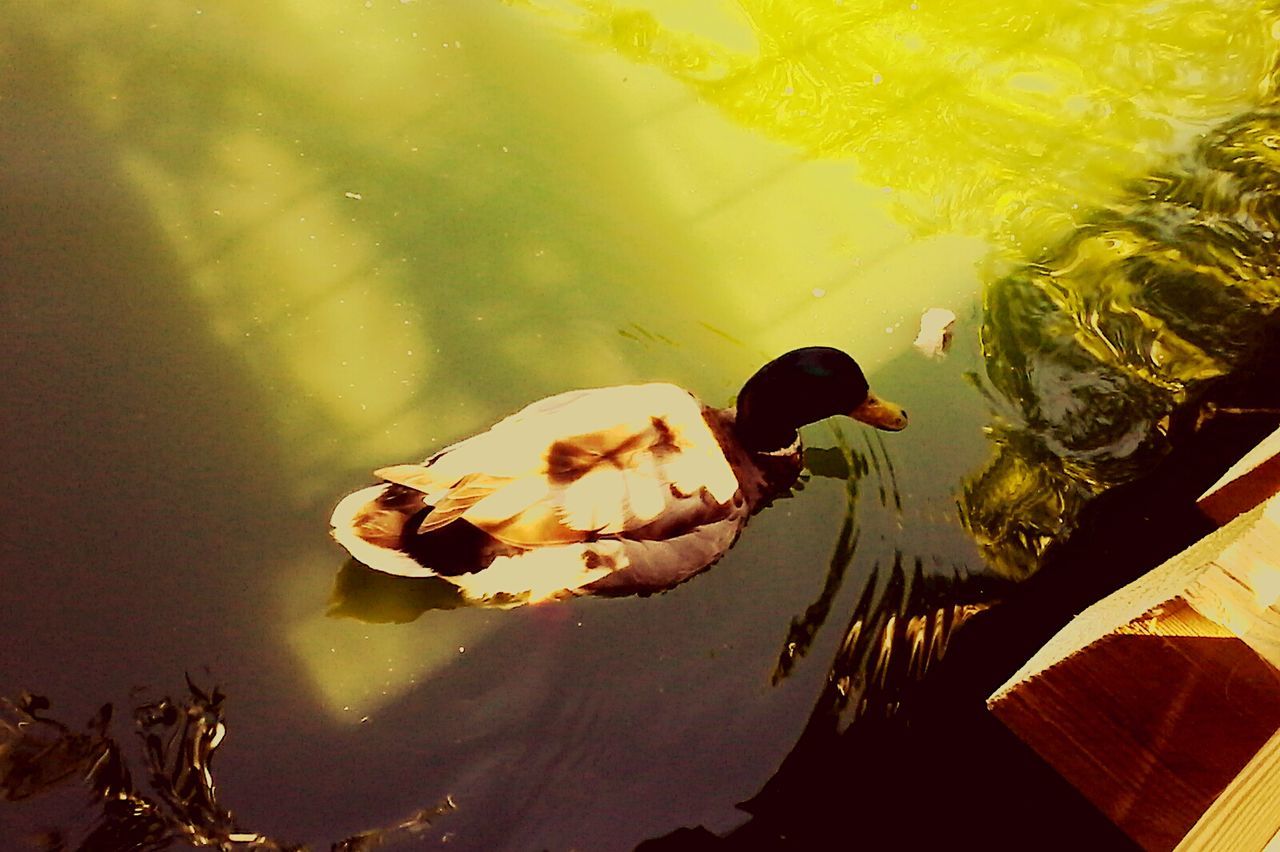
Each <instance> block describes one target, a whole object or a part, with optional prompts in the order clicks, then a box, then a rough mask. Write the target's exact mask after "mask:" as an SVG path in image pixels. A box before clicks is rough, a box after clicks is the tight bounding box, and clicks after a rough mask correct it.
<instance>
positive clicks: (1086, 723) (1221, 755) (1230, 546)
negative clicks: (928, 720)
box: [988, 497, 1280, 852]
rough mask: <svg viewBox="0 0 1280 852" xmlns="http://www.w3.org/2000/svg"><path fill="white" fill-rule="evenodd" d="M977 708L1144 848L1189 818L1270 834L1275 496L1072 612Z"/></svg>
mask: <svg viewBox="0 0 1280 852" xmlns="http://www.w3.org/2000/svg"><path fill="white" fill-rule="evenodd" d="M988 706H989V707H990V708H991V710H992V712H993V713H995V715H996V716H997V717H999V718H1000V719H1001V720H1002V721H1003V722H1004V723H1005V724H1006V725H1007V726H1008V727H1009V728H1011V729H1012V730H1013V731H1014V732H1015V733H1017V734H1018V736H1019V737H1021V738H1022V739H1023V740H1025V741H1026V742H1027V743H1028V744H1029V745H1031V746H1032V748H1034V749H1035V750H1036V751H1037V752H1039V753H1040V754H1041V756H1042V757H1044V758H1045V759H1046V760H1047V761H1048V762H1049V763H1050V764H1051V765H1053V766H1054V767H1055V768H1056V769H1058V771H1059V772H1061V773H1062V775H1063V776H1064V777H1066V778H1067V779H1068V780H1069V781H1071V782H1072V783H1073V784H1074V785H1075V786H1076V787H1077V788H1079V789H1080V790H1081V792H1082V793H1084V794H1085V795H1086V796H1087V797H1088V798H1089V799H1090V800H1091V801H1093V802H1094V803H1095V804H1096V805H1097V806H1098V807H1099V809H1101V810H1102V811H1103V812H1104V813H1106V814H1107V815H1108V816H1110V817H1111V818H1112V819H1113V820H1114V821H1115V822H1116V824H1117V825H1119V826H1120V827H1121V828H1123V829H1124V830H1125V831H1126V832H1127V833H1128V834H1129V835H1130V836H1131V837H1133V838H1134V839H1135V840H1136V841H1137V842H1138V843H1139V844H1140V845H1142V846H1144V847H1145V848H1147V849H1153V850H1154V849H1159V850H1168V849H1173V848H1175V847H1176V846H1178V844H1179V843H1180V842H1182V841H1183V839H1184V836H1187V835H1188V833H1189V832H1193V831H1197V830H1198V832H1199V833H1198V834H1195V835H1194V836H1192V837H1190V838H1189V840H1188V841H1187V842H1189V843H1193V844H1206V843H1213V844H1218V845H1214V846H1212V847H1205V848H1224V849H1225V848H1241V849H1248V850H1250V852H1254V850H1259V849H1262V848H1263V847H1264V846H1265V845H1266V844H1267V843H1268V841H1269V839H1270V838H1271V837H1272V836H1273V835H1275V834H1276V833H1277V832H1280V813H1272V810H1273V809H1272V808H1271V807H1270V805H1271V803H1272V801H1274V802H1275V803H1276V807H1280V780H1278V779H1277V778H1276V777H1275V776H1274V775H1273V772H1275V771H1277V770H1276V769H1275V766H1273V764H1277V763H1280V755H1277V754H1273V752H1274V751H1275V750H1276V748H1277V745H1276V738H1277V736H1278V733H1277V732H1280V497H1272V498H1271V499H1270V500H1268V501H1267V502H1266V503H1265V504H1264V505H1262V506H1258V507H1257V508H1254V509H1253V510H1251V511H1248V512H1245V513H1243V514H1240V515H1238V516H1237V517H1236V518H1235V519H1233V520H1232V521H1230V522H1229V523H1228V524H1227V525H1226V526H1224V527H1223V528H1222V529H1220V530H1218V531H1217V532H1215V533H1214V534H1212V535H1210V536H1208V537H1206V538H1205V539H1204V540H1203V541H1201V542H1199V543H1198V544H1197V545H1195V546H1194V547H1192V548H1189V549H1188V550H1187V551H1186V552H1184V553H1183V554H1180V555H1179V556H1178V557H1175V558H1174V559H1172V560H1170V561H1169V562H1167V563H1166V564H1165V565H1162V566H1160V567H1159V568H1157V569H1156V570H1154V571H1152V572H1150V573H1149V574H1147V575H1146V576H1144V577H1143V578H1141V579H1140V580H1138V581H1137V582H1135V583H1133V584H1131V585H1129V586H1127V587H1125V588H1124V589H1121V590H1120V591H1118V592H1116V593H1115V594H1114V595H1112V596H1110V597H1108V598H1107V599H1105V600H1103V601H1101V602H1099V603H1098V604H1095V605H1094V606H1093V607H1090V608H1089V609H1087V610H1086V611H1085V612H1083V613H1081V614H1080V615H1079V616H1077V617H1076V619H1074V620H1073V621H1072V622H1071V624H1069V625H1068V626H1067V627H1066V628H1064V629H1063V630H1062V631H1061V632H1060V633H1059V634H1058V635H1057V636H1055V637H1054V638H1053V639H1052V640H1051V641H1050V642H1049V643H1048V644H1047V645H1046V646H1045V647H1044V648H1043V649H1041V651H1040V652H1039V653H1037V654H1036V655H1035V657H1033V658H1032V660H1031V661H1029V662H1028V664H1027V665H1026V666H1024V667H1023V669H1022V670H1020V671H1019V672H1018V673H1017V674H1015V675H1014V677H1013V678H1012V679H1010V681H1009V682H1008V683H1006V684H1005V685H1004V686H1002V687H1001V688H1000V689H999V690H997V691H996V693H994V694H993V695H992V697H991V699H990V700H989V701H988ZM1262 799H1268V801H1267V802H1266V806H1262V805H1260V804H1259V802H1260V800H1262ZM1245 812H1247V814H1248V817H1247V818H1245V817H1244V816H1242V814H1244V813H1245ZM1202 823H1203V824H1202ZM1223 844H1225V845H1223ZM1241 844H1243V845H1241ZM1187 848H1201V847H1200V846H1192V847H1187Z"/></svg>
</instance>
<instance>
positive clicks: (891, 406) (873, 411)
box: [849, 392, 907, 432]
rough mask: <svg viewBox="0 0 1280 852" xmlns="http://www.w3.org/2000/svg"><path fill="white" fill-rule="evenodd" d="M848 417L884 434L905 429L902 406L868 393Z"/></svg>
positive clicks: (905, 417) (905, 420)
mask: <svg viewBox="0 0 1280 852" xmlns="http://www.w3.org/2000/svg"><path fill="white" fill-rule="evenodd" d="M849 416H850V417H852V418H853V419H854V420H861V421H862V422H863V423H866V424H867V425H868V426H874V427H876V428H877V429H883V430H885V431H886V432H901V431H902V430H903V429H905V428H907V412H906V411H904V410H903V408H902V406H900V405H898V404H897V403H893V402H889V400H887V399H881V398H880V397H878V396H876V395H875V394H873V393H870V392H868V393H867V398H866V400H865V401H864V402H863V403H862V405H859V406H858V407H857V408H855V409H854V410H853V411H850V412H849Z"/></svg>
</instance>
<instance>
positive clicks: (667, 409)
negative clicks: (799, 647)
mask: <svg viewBox="0 0 1280 852" xmlns="http://www.w3.org/2000/svg"><path fill="white" fill-rule="evenodd" d="M839 415H844V416H847V417H850V418H853V419H854V420H858V421H861V422H862V423H866V424H868V425H870V426H873V427H875V428H878V429H882V430H885V431H892V432H896V431H899V430H901V429H903V428H905V427H906V425H907V413H906V411H905V410H904V409H903V408H902V407H901V406H899V405H897V404H895V403H892V402H889V401H888V400H885V399H882V398H880V397H878V396H876V395H875V394H874V393H872V391H871V389H870V387H869V385H868V382H867V379H866V377H865V375H864V374H863V371H862V368H861V367H860V366H859V365H858V363H857V361H855V360H854V359H853V357H851V356H850V355H848V354H847V353H845V352H844V351H842V350H840V349H836V348H832V347H826V346H811V347H805V348H802V349H795V350H792V351H790V352H787V353H785V354H783V355H780V356H779V357H777V358H775V359H773V360H772V361H770V362H768V363H767V364H765V365H764V366H762V367H761V368H760V369H759V370H757V371H756V372H755V374H753V375H752V376H751V377H750V378H749V379H748V380H747V381H746V383H745V384H744V385H743V386H742V389H741V391H740V392H739V393H738V395H737V400H736V404H734V405H730V406H728V407H726V408H715V407H712V406H709V405H706V404H704V403H702V402H701V401H699V400H698V398H697V397H695V396H694V395H693V394H692V393H691V392H690V391H688V390H685V389H684V388H681V387H679V386H677V385H674V384H668V383H662V382H654V383H647V384H634V385H620V386H613V387H603V388H590V389H585V390H571V391H567V392H564V393H560V394H556V395H555V396H551V397H547V398H546V399H543V400H540V401H538V402H534V403H531V404H530V405H528V406H526V407H525V408H523V409H521V410H520V411H518V412H516V413H515V414H512V415H510V416H509V417H506V418H505V419H503V420H500V421H499V422H497V423H496V424H494V425H493V426H492V427H490V428H489V429H488V430H487V431H485V432H481V433H479V434H476V435H474V436H472V437H470V438H467V439H465V440H462V441H459V442H457V443H455V444H452V445H450V446H448V447H445V448H444V449H442V450H439V451H438V452H436V453H435V454H433V455H431V456H430V457H428V458H427V459H426V460H424V461H422V462H421V463H413V464H395V465H391V466H388V467H383V468H380V469H378V470H375V471H374V474H373V475H374V476H375V477H377V479H378V480H379V481H378V483H377V484H375V485H370V486H367V487H364V488H361V489H359V490H357V491H355V492H353V493H351V494H348V495H347V496H346V497H344V498H342V500H341V501H339V503H338V504H337V506H336V507H335V509H334V510H333V514H332V517H331V527H332V535H333V537H334V538H335V539H336V540H337V542H338V543H339V544H341V545H342V546H343V547H344V548H346V550H347V551H348V552H349V553H350V555H351V556H352V557H353V558H354V559H355V560H357V561H358V562H360V563H363V564H364V565H366V566H367V567H369V568H372V569H374V570H376V571H381V572H385V573H388V574H395V575H400V576H405V577H437V578H442V579H443V580H446V581H448V582H449V583H451V584H453V585H454V586H456V587H457V588H458V590H459V591H460V593H461V596H462V598H463V599H465V600H466V601H467V602H469V603H473V604H476V605H482V606H493V607H504V608H505V607H512V606H519V605H522V604H533V603H539V602H542V601H548V600H556V599H563V598H569V597H574V596H580V595H597V596H617V595H627V594H639V595H648V594H652V593H655V592H660V591H665V590H667V589H670V588H673V587H674V586H676V585H678V584H680V583H683V582H684V581H685V580H688V579H689V578H690V577H692V576H694V575H695V574H698V573H700V572H701V571H704V570H705V569H707V568H708V567H710V566H711V565H712V564H714V563H715V562H716V561H718V560H719V559H720V557H721V556H723V555H724V554H725V553H726V552H727V551H728V550H729V549H730V548H731V547H732V546H733V545H734V543H735V542H736V541H737V539H738V536H739V535H740V533H741V532H742V530H743V528H744V527H745V526H746V524H747V521H748V520H749V519H750V518H751V517H752V516H753V515H755V514H756V513H758V512H759V511H760V510H762V509H763V508H765V507H766V506H768V505H769V504H770V503H772V502H773V501H774V500H775V499H777V498H778V497H780V496H782V495H784V494H786V493H788V492H789V490H790V489H791V487H792V486H793V485H794V484H795V482H796V480H797V479H798V478H799V476H800V473H801V470H802V468H803V461H802V449H803V447H802V442H801V439H800V432H799V430H800V427H802V426H805V425H806V424H810V423H815V422H817V421H820V420H824V419H826V418H828V417H833V416H839Z"/></svg>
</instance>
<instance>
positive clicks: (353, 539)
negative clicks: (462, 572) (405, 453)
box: [329, 482, 436, 577]
mask: <svg viewBox="0 0 1280 852" xmlns="http://www.w3.org/2000/svg"><path fill="white" fill-rule="evenodd" d="M388 487H390V486H389V484H388V483H385V482H384V483H382V484H381V485H371V486H369V487H368V488H362V489H361V490H359V491H356V492H355V493H353V494H348V495H347V496H346V497H344V498H342V500H341V502H339V503H338V505H337V506H336V507H334V510H333V516H332V517H331V518H330V519H329V523H330V524H331V525H332V526H333V530H332V533H333V537H334V538H335V539H337V541H338V543H339V544H341V545H342V546H343V547H345V548H346V549H347V552H349V553H350V554H351V555H352V556H354V557H355V558H356V559H357V560H358V561H360V562H363V563H364V564H365V565H368V566H369V567H370V568H373V569H374V570H376V571H383V572H385V573H387V574H397V575H399V576H402V577H434V576H436V572H435V571H432V570H431V569H430V568H427V567H425V566H423V565H420V564H419V563H418V562H417V561H415V560H414V559H412V558H411V557H410V556H408V555H407V554H405V553H403V552H401V551H400V550H397V549H396V547H395V545H396V543H397V542H398V541H399V540H400V533H401V530H402V529H403V528H404V524H405V521H406V520H407V517H408V516H407V515H406V514H405V513H403V512H399V511H396V510H395V509H393V508H389V507H387V506H385V505H383V504H382V503H380V502H379V501H378V498H379V497H382V495H383V494H384V493H385V492H386V490H387V488H388Z"/></svg>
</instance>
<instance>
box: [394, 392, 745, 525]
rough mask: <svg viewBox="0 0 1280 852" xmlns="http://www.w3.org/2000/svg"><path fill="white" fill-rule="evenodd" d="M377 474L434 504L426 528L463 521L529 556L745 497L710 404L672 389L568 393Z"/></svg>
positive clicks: (710, 511) (701, 514) (710, 514)
mask: <svg viewBox="0 0 1280 852" xmlns="http://www.w3.org/2000/svg"><path fill="white" fill-rule="evenodd" d="M378 475H379V476H381V477H382V478H384V479H386V480H387V481H390V482H396V483H398V484H401V485H405V486H407V487H410V488H414V489H416V490H419V491H421V492H423V494H424V501H425V502H426V503H427V504H428V505H430V506H432V507H434V508H433V510H432V511H431V512H430V513H428V514H427V515H426V517H425V518H424V519H423V521H422V525H421V527H420V528H419V531H421V532H429V531H431V530H434V529H439V528H440V527H441V526H443V525H444V524H447V523H451V522H452V521H454V520H457V519H459V518H461V519H464V520H466V521H467V522H469V523H471V524H473V525H474V526H476V527H478V528H480V529H482V530H484V531H486V532H488V533H489V534H490V535H492V536H493V537H494V538H497V539H499V540H500V541H503V542H505V543H507V544H511V545H516V546H521V547H536V546H544V545H557V544H567V543H571V542H581V541H586V540H588V539H594V538H596V537H599V536H617V535H625V534H627V533H629V532H630V531H633V530H637V529H642V528H645V527H646V526H650V525H652V524H653V523H654V521H655V520H656V519H658V518H659V517H665V516H666V515H667V514H669V513H673V512H674V513H676V514H688V513H689V512H691V511H692V512H694V513H696V515H697V519H698V520H699V521H700V522H711V521H714V520H718V519H719V518H720V517H724V516H725V514H726V513H727V510H723V509H718V508H717V507H725V506H727V505H728V504H729V503H730V502H731V501H732V499H733V497H734V495H735V493H737V491H738V481H737V478H736V476H735V475H734V472H733V470H732V468H731V467H730V466H729V463H728V461H727V460H726V459H725V455H724V452H723V450H721V448H720V445H719V442H718V441H717V440H716V438H715V435H714V434H712V432H711V429H710V428H709V427H708V426H707V423H706V421H705V420H704V418H703V415H702V405H701V403H699V402H698V401H697V400H696V399H694V397H693V396H692V395H691V394H689V392H688V391H685V390H683V389H681V388H678V387H676V386H675V385H669V384H647V385H629V386H622V387H612V388H598V389H594V390H584V391H571V392H569V393H564V394H559V395H557V396H553V397H550V398H548V399H544V400H542V401H540V402H537V403H534V404H532V405H530V406H528V407H527V408H525V409H523V410H521V411H519V412H517V413H516V414H513V415H511V416H510V417H508V418H506V419H505V420H502V421H500V422H499V423H497V424H496V425H494V426H493V427H492V428H491V429H489V430H488V431H487V432H484V433H481V434H479V435H476V436H475V437H472V438H468V439H467V440H465V441H462V442H460V443H457V444H454V445H453V446H451V447H448V448H446V449H444V450H442V451H441V452H439V453H437V454H436V455H435V456H433V457H432V458H430V459H428V460H427V461H426V462H424V463H423V464H421V465H396V466H394V467H390V468H384V469H383V470H380V471H378Z"/></svg>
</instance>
